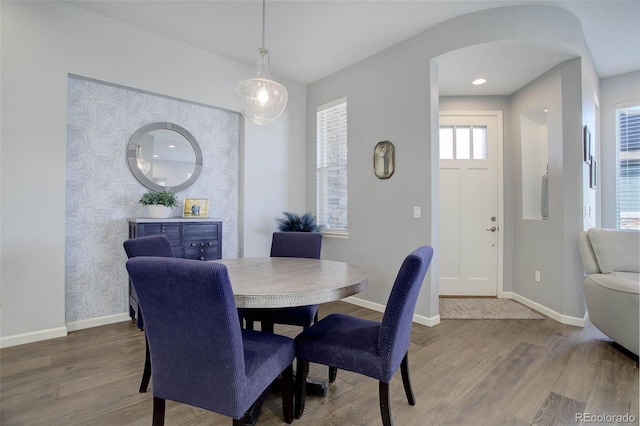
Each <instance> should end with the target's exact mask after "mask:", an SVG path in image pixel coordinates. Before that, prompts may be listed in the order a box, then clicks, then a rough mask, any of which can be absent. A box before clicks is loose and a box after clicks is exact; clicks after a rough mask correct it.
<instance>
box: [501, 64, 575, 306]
mask: <svg viewBox="0 0 640 426" xmlns="http://www.w3.org/2000/svg"><path fill="white" fill-rule="evenodd" d="M580 63H581V60H580V59H574V60H570V61H567V62H565V63H563V64H560V65H558V66H557V67H555V68H554V69H552V70H550V71H548V72H547V73H545V74H544V75H542V76H541V77H539V78H538V79H536V80H535V81H533V82H531V83H530V84H528V85H527V86H526V87H524V88H522V89H521V90H519V91H518V92H517V93H515V94H514V95H513V96H512V103H511V118H512V121H511V125H510V128H511V136H512V139H513V141H514V151H513V157H512V161H513V163H514V168H515V169H516V170H518V171H519V170H521V169H522V167H523V165H522V164H521V163H522V156H521V153H520V137H519V135H520V115H521V114H523V113H525V112H528V111H531V110H532V109H533V108H536V107H538V106H543V105H544V106H547V108H548V109H549V112H548V113H547V124H548V134H549V220H527V219H523V214H522V196H523V194H522V189H521V187H522V185H521V173H519V172H518V173H516V174H515V175H514V180H515V182H514V186H515V189H516V190H515V194H516V197H515V198H514V202H515V205H514V209H513V211H514V216H515V217H514V224H515V226H514V236H513V240H514V243H515V244H514V276H513V291H514V292H515V293H516V294H518V295H520V296H523V297H525V298H527V299H529V300H532V301H535V302H536V303H538V304H540V305H542V306H544V307H546V308H549V309H551V310H553V311H555V312H558V313H561V314H562V315H565V316H570V317H577V318H581V317H583V316H584V313H585V307H584V301H583V298H584V297H583V293H582V285H581V276H582V267H581V264H580V261H579V259H578V258H577V256H578V252H577V235H578V232H579V231H581V230H582V220H581V217H582V216H581V212H582V161H581V157H580V156H581V155H582V145H581V141H582V138H581V134H580V129H581V127H582V121H581V111H582V95H581V85H580V81H581V79H580V73H581V67H580ZM576 261H577V264H576ZM534 271H540V273H541V277H542V279H541V282H540V283H537V282H535V280H534Z"/></svg>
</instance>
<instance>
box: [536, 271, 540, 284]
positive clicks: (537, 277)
mask: <svg viewBox="0 0 640 426" xmlns="http://www.w3.org/2000/svg"><path fill="white" fill-rule="evenodd" d="M536 282H537V283H539V282H540V271H536Z"/></svg>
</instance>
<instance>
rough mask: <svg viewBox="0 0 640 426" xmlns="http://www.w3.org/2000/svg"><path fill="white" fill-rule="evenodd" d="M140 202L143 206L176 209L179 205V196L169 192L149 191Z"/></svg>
mask: <svg viewBox="0 0 640 426" xmlns="http://www.w3.org/2000/svg"><path fill="white" fill-rule="evenodd" d="M138 202H139V203H140V204H142V205H143V206H149V205H155V204H162V205H165V206H167V207H175V206H177V205H178V196H177V195H176V194H174V193H173V192H169V191H162V192H156V191H147V192H146V193H144V194H143V195H142V197H141V198H140V201H138Z"/></svg>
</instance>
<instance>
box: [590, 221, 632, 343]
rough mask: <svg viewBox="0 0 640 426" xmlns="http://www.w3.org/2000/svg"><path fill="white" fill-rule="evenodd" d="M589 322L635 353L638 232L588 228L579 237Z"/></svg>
mask: <svg viewBox="0 0 640 426" xmlns="http://www.w3.org/2000/svg"><path fill="white" fill-rule="evenodd" d="M578 247H579V250H580V257H581V258H582V264H583V266H584V270H585V272H586V274H587V275H586V277H585V278H584V280H583V285H584V293H585V297H586V299H587V310H588V312H589V319H590V320H591V322H592V323H593V324H594V325H595V326H596V327H597V328H598V329H599V330H600V331H602V332H603V333H604V334H606V335H607V336H609V337H610V338H611V339H613V340H614V341H616V342H617V343H618V344H620V345H621V346H623V347H625V348H627V349H628V350H630V351H631V352H633V353H634V354H636V355H638V341H639V340H640V330H639V326H638V323H639V322H640V316H639V315H640V311H639V306H640V298H639V297H640V232H638V231H627V230H618V229H600V228H591V229H589V230H588V231H586V232H584V231H583V232H581V233H580V235H579V236H578Z"/></svg>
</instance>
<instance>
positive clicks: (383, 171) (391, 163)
mask: <svg viewBox="0 0 640 426" xmlns="http://www.w3.org/2000/svg"><path fill="white" fill-rule="evenodd" d="M395 157H396V154H395V147H394V146H393V144H392V143H391V142H389V141H382V142H378V144H377V145H376V147H375V148H374V149H373V171H374V173H375V174H376V177H377V178H378V179H389V178H390V177H391V175H393V172H394V169H395V162H396V160H395Z"/></svg>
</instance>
